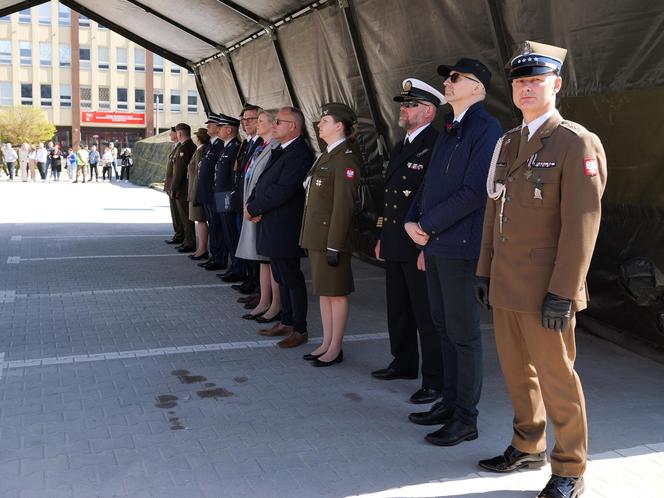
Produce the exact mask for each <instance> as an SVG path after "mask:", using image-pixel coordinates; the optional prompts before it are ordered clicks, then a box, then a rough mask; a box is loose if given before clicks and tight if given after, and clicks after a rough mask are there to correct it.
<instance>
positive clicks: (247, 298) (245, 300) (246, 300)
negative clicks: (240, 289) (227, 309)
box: [237, 294, 260, 304]
mask: <svg viewBox="0 0 664 498" xmlns="http://www.w3.org/2000/svg"><path fill="white" fill-rule="evenodd" d="M254 299H260V296H259V295H258V294H249V295H248V296H244V297H239V298H238V300H237V302H238V303H240V304H246V303H249V302H251V301H253V300H254Z"/></svg>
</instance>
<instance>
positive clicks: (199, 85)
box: [194, 67, 210, 116]
mask: <svg viewBox="0 0 664 498" xmlns="http://www.w3.org/2000/svg"><path fill="white" fill-rule="evenodd" d="M194 77H195V78H196V87H197V88H198V94H199V95H200V96H201V102H202V103H203V109H205V114H206V115H207V116H209V115H210V101H209V100H208V98H207V92H206V91H205V85H203V79H202V78H201V73H200V68H198V67H195V68H194Z"/></svg>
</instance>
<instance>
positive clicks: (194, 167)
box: [187, 144, 210, 202]
mask: <svg viewBox="0 0 664 498" xmlns="http://www.w3.org/2000/svg"><path fill="white" fill-rule="evenodd" d="M209 146H210V145H209V144H202V145H199V146H198V147H197V148H196V150H195V151H194V155H193V156H191V160H190V161H189V164H188V165H187V200H188V201H189V202H196V189H197V188H198V165H199V164H200V162H201V159H203V156H204V155H205V153H206V152H207V150H208V147H209Z"/></svg>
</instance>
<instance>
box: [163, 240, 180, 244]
mask: <svg viewBox="0 0 664 498" xmlns="http://www.w3.org/2000/svg"><path fill="white" fill-rule="evenodd" d="M164 242H166V243H167V244H182V239H166V240H165V241H164Z"/></svg>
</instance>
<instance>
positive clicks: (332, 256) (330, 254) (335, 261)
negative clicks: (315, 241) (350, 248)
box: [325, 249, 340, 266]
mask: <svg viewBox="0 0 664 498" xmlns="http://www.w3.org/2000/svg"><path fill="white" fill-rule="evenodd" d="M325 256H326V257H327V264H328V265H330V266H339V257H340V255H339V251H333V250H332V249H328V250H327V252H326V253H325Z"/></svg>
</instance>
